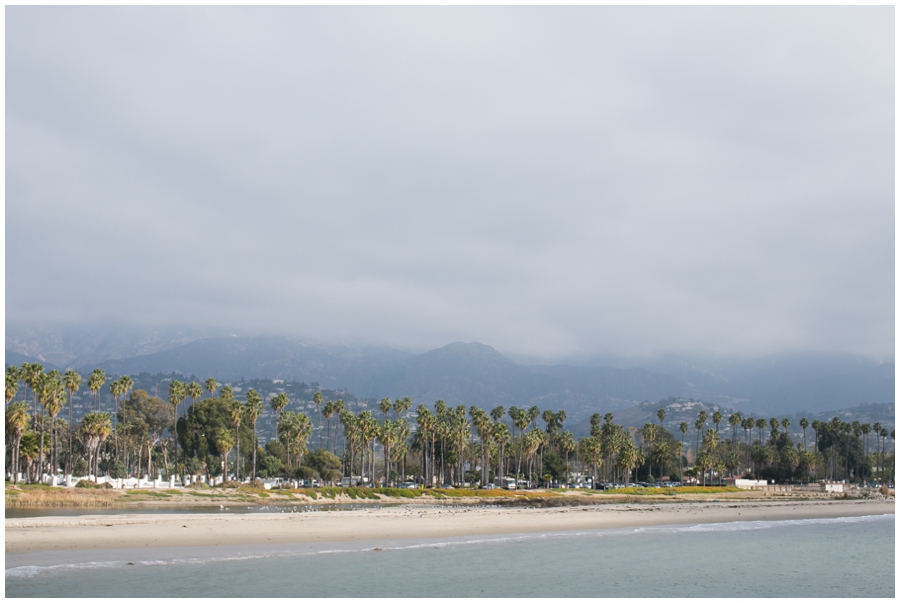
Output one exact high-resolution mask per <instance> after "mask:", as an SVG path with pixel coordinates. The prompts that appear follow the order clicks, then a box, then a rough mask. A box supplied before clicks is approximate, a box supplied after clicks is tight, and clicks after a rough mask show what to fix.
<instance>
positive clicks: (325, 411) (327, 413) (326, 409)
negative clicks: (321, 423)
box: [322, 400, 336, 452]
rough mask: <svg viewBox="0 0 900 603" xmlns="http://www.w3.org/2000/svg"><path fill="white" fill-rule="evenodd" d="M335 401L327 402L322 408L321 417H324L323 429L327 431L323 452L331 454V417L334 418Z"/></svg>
mask: <svg viewBox="0 0 900 603" xmlns="http://www.w3.org/2000/svg"><path fill="white" fill-rule="evenodd" d="M335 402H336V401H333V400H329V401H328V402H326V403H325V405H324V406H322V416H323V417H325V427H326V429H327V430H328V431H327V432H326V433H325V450H327V451H328V452H331V417H333V416H334V411H335V407H336V404H335Z"/></svg>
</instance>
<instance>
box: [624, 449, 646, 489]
mask: <svg viewBox="0 0 900 603" xmlns="http://www.w3.org/2000/svg"><path fill="white" fill-rule="evenodd" d="M643 456H644V455H643V454H642V453H641V449H640V448H638V447H637V446H635V445H634V442H632V441H631V438H626V439H625V442H624V445H623V446H622V447H621V449H620V450H619V458H618V464H619V466H620V467H621V468H622V470H623V471H624V472H625V486H626V487H627V486H628V483H629V478H630V477H631V471H632V470H633V469H634V468H635V467H638V466H640V464H641V463H642V462H643V460H644V459H643Z"/></svg>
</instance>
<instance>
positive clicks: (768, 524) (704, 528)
mask: <svg viewBox="0 0 900 603" xmlns="http://www.w3.org/2000/svg"><path fill="white" fill-rule="evenodd" d="M893 518H894V515H892V514H884V515H862V516H859V517H821V518H814V519H777V520H754V521H729V522H725V523H701V524H696V525H691V526H654V527H645V528H636V529H635V530H634V531H635V532H657V533H658V532H669V533H676V534H677V533H682V532H743V531H746V530H768V529H771V528H780V527H784V526H809V525H835V524H846V523H865V522H873V521H884V520H885V519H890V520H891V521H893Z"/></svg>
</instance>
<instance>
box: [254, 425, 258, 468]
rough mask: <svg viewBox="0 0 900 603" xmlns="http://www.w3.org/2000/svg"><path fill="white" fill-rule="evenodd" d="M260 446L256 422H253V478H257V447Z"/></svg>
mask: <svg viewBox="0 0 900 603" xmlns="http://www.w3.org/2000/svg"><path fill="white" fill-rule="evenodd" d="M257 448H259V438H258V437H257V435H256V423H253V479H254V480H256V449H257Z"/></svg>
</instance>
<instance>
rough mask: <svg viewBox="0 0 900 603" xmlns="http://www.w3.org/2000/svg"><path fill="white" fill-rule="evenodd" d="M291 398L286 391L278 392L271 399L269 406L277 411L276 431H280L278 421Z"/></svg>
mask: <svg viewBox="0 0 900 603" xmlns="http://www.w3.org/2000/svg"><path fill="white" fill-rule="evenodd" d="M288 402H290V400H289V399H288V395H287V394H286V393H284V392H278V393H277V394H275V395H274V396H272V399H271V400H270V401H269V406H271V407H272V410H273V411H274V412H275V433H278V423H279V420H280V419H281V411H283V410H284V408H285V407H286V406H287V405H288Z"/></svg>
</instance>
